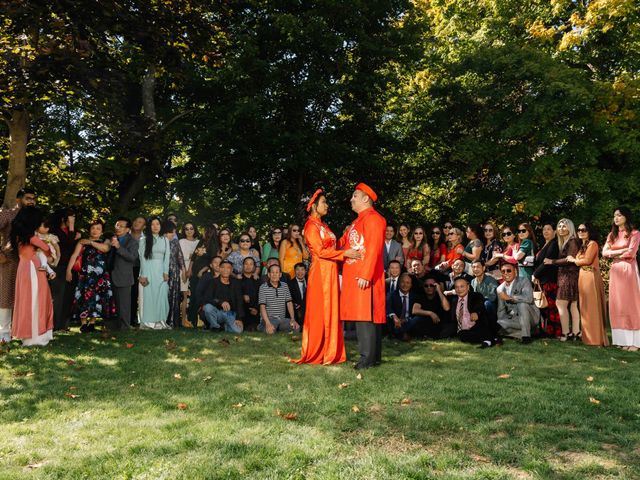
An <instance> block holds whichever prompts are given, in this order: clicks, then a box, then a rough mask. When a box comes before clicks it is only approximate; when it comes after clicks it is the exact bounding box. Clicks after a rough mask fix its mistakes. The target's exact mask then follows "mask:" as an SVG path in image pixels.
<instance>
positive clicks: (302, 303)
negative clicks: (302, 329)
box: [287, 263, 307, 326]
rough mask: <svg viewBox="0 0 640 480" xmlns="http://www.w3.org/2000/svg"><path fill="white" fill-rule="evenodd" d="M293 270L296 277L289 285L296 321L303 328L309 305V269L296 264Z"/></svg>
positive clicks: (302, 264)
mask: <svg viewBox="0 0 640 480" xmlns="http://www.w3.org/2000/svg"><path fill="white" fill-rule="evenodd" d="M293 268H294V272H295V275H294V277H293V278H291V279H289V280H287V285H288V286H289V291H290V292H291V298H292V300H293V311H294V313H295V316H296V318H294V320H295V321H296V322H298V324H299V325H300V326H302V324H303V323H304V313H305V311H306V305H307V267H306V266H305V264H304V263H296V265H295V267H293Z"/></svg>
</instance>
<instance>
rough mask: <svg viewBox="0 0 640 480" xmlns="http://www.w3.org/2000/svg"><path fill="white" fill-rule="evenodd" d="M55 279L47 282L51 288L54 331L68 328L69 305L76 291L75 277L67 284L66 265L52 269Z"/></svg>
mask: <svg viewBox="0 0 640 480" xmlns="http://www.w3.org/2000/svg"><path fill="white" fill-rule="evenodd" d="M54 271H55V272H56V278H54V279H53V280H51V281H50V282H49V285H50V286H51V297H52V299H53V328H54V329H55V330H66V329H67V328H69V321H70V319H71V305H72V304H73V295H74V293H75V289H76V275H75V274H74V275H73V281H72V282H67V280H66V279H65V275H66V274H67V265H60V264H58V266H57V267H56V268H55V269H54Z"/></svg>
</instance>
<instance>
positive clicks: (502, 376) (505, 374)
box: [498, 373, 511, 378]
mask: <svg viewBox="0 0 640 480" xmlns="http://www.w3.org/2000/svg"><path fill="white" fill-rule="evenodd" d="M498 378H511V375H509V374H508V373H503V374H502V375H498Z"/></svg>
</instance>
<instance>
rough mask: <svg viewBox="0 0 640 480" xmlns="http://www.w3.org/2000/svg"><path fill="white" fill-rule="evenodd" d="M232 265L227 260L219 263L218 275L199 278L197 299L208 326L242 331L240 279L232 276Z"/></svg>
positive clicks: (242, 306) (236, 331) (243, 313)
mask: <svg viewBox="0 0 640 480" xmlns="http://www.w3.org/2000/svg"><path fill="white" fill-rule="evenodd" d="M232 271H233V265H232V264H231V262H229V261H226V260H225V261H223V262H222V263H221V264H220V276H219V277H218V278H213V275H211V276H207V277H205V276H204V275H203V276H202V278H201V279H200V282H199V284H198V292H199V293H198V299H199V302H200V305H202V309H203V312H204V315H205V318H206V319H207V322H208V323H209V328H211V329H215V330H217V329H220V328H223V327H224V329H225V331H227V332H233V333H242V330H243V329H244V324H243V319H244V317H245V312H244V302H243V298H242V285H241V284H240V280H238V279H236V278H233V277H232V275H231V272H232Z"/></svg>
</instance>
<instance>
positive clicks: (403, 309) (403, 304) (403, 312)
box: [400, 295, 407, 320]
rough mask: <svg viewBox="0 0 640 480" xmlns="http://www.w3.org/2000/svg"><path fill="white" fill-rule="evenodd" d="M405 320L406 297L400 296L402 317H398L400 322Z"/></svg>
mask: <svg viewBox="0 0 640 480" xmlns="http://www.w3.org/2000/svg"><path fill="white" fill-rule="evenodd" d="M405 318H407V296H406V295H402V315H401V316H400V320H404V319H405Z"/></svg>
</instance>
